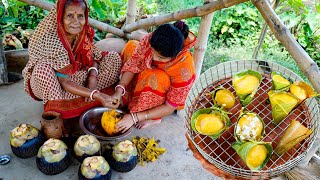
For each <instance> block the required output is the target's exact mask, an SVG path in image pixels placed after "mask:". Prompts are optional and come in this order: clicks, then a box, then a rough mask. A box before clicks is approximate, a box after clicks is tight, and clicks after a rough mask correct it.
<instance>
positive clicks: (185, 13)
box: [123, 0, 247, 32]
mask: <svg viewBox="0 0 320 180" xmlns="http://www.w3.org/2000/svg"><path fill="white" fill-rule="evenodd" d="M246 1H247V0H217V1H214V2H211V3H208V4H205V5H202V6H197V7H195V8H191V9H184V10H180V11H176V12H173V13H170V14H165V15H162V16H157V17H153V18H148V19H141V20H139V21H137V22H135V23H132V24H129V25H126V26H125V27H124V29H123V30H124V32H132V31H135V30H137V29H141V28H146V27H149V26H155V25H160V24H164V23H168V22H171V21H177V20H181V19H186V18H191V17H200V16H204V15H207V14H209V13H212V12H214V11H217V10H220V9H223V8H227V7H230V6H233V5H236V4H240V3H243V2H246Z"/></svg>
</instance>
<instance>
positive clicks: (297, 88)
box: [290, 81, 316, 103]
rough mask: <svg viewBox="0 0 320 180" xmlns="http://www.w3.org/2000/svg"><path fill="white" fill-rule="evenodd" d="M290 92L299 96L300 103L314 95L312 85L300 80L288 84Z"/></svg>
mask: <svg viewBox="0 0 320 180" xmlns="http://www.w3.org/2000/svg"><path fill="white" fill-rule="evenodd" d="M290 93H291V94H293V95H295V96H296V97H298V98H299V103H301V102H302V101H303V100H305V99H307V98H310V97H313V96H315V95H316V94H315V93H314V90H313V89H312V87H311V86H310V85H309V84H307V83H305V82H302V81H296V82H294V83H293V84H292V85H291V86H290Z"/></svg>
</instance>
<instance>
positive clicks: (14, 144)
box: [10, 124, 45, 158]
mask: <svg viewBox="0 0 320 180" xmlns="http://www.w3.org/2000/svg"><path fill="white" fill-rule="evenodd" d="M44 141H45V138H44V136H43V135H42V133H41V132H40V131H39V130H38V129H37V128H35V127H33V126H31V125H30V124H20V125H19V126H18V127H16V128H14V129H13V130H12V131H11V132H10V145H11V150H12V152H13V154H14V155H16V156H18V157H19V158H29V157H32V156H35V155H37V152H38V150H39V148H40V147H41V145H42V144H43V143H44Z"/></svg>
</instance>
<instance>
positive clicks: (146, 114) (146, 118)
mask: <svg viewBox="0 0 320 180" xmlns="http://www.w3.org/2000/svg"><path fill="white" fill-rule="evenodd" d="M144 118H145V120H149V119H150V117H149V111H148V110H147V111H146V113H145V114H144Z"/></svg>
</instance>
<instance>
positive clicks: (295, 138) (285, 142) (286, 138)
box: [275, 120, 312, 155]
mask: <svg viewBox="0 0 320 180" xmlns="http://www.w3.org/2000/svg"><path fill="white" fill-rule="evenodd" d="M311 133H312V130H310V129H308V128H306V127H305V126H304V125H302V124H301V123H300V122H299V121H296V120H292V121H291V123H290V125H289V126H288V128H287V129H286V130H285V132H284V134H283V135H282V136H281V139H280V141H279V143H278V144H277V147H276V149H275V152H276V153H277V154H278V155H282V154H284V153H286V152H287V151H288V150H289V149H291V148H292V147H293V146H295V145H296V144H298V143H299V142H301V141H302V140H304V139H305V138H306V137H308V136H309V135H310V134H311Z"/></svg>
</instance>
